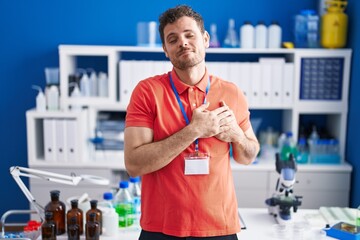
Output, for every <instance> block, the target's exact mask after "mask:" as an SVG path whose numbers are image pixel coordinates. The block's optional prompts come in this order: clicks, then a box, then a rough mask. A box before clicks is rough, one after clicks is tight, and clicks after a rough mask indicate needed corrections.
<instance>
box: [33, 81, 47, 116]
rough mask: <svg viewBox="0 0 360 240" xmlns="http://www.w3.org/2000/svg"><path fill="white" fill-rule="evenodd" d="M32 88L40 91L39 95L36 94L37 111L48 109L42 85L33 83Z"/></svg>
mask: <svg viewBox="0 0 360 240" xmlns="http://www.w3.org/2000/svg"><path fill="white" fill-rule="evenodd" d="M32 88H33V89H35V90H38V91H39V93H38V95H37V96H36V111H38V112H45V111H46V99H45V95H44V93H43V91H42V89H41V87H39V86H36V85H32Z"/></svg>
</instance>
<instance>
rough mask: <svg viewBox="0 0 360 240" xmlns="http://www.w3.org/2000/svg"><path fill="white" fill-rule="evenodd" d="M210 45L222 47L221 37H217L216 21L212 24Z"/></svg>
mask: <svg viewBox="0 0 360 240" xmlns="http://www.w3.org/2000/svg"><path fill="white" fill-rule="evenodd" d="M210 47H211V48H218V47H220V42H219V39H218V37H217V28H216V24H215V23H212V24H211V25H210Z"/></svg>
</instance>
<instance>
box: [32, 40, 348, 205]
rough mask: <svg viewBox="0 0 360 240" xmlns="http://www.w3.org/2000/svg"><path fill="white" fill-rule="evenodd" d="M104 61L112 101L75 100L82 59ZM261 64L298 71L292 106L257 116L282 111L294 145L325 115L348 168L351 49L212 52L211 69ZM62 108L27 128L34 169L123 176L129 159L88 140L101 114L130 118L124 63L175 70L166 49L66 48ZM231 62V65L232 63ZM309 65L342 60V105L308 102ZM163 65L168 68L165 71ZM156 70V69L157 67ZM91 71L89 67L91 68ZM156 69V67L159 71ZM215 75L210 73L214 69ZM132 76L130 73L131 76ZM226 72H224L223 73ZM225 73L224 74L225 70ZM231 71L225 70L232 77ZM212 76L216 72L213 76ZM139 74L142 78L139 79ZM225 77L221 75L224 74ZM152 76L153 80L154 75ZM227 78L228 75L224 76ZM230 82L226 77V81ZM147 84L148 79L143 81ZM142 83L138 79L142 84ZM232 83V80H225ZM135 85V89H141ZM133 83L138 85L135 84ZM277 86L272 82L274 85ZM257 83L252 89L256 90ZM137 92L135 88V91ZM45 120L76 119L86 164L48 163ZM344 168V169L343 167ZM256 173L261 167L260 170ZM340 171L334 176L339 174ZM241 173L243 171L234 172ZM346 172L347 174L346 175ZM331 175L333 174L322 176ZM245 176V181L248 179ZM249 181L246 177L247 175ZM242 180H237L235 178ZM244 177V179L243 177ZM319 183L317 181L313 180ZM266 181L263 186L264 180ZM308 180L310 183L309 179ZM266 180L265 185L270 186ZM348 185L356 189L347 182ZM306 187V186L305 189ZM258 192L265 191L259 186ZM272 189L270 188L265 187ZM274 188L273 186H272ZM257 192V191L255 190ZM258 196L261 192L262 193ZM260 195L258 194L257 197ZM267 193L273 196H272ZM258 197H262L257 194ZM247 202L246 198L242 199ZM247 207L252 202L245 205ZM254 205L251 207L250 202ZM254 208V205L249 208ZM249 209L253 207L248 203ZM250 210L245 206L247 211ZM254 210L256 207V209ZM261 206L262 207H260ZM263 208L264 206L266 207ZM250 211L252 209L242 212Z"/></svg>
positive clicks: (256, 106) (260, 106) (261, 105)
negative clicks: (306, 120) (302, 130)
mask: <svg viewBox="0 0 360 240" xmlns="http://www.w3.org/2000/svg"><path fill="white" fill-rule="evenodd" d="M83 58H86V59H90V60H91V59H95V60H99V59H100V61H101V62H102V63H103V65H105V66H106V69H107V70H106V73H107V75H108V96H107V97H81V98H76V99H75V98H71V97H70V93H69V75H71V74H74V73H75V72H76V70H77V69H78V68H80V67H81V68H83V67H84V66H82V65H81V64H82V63H81V61H80V60H81V59H83ZM260 58H283V59H284V61H285V62H286V63H287V64H292V66H293V70H292V72H291V73H290V77H289V81H291V82H290V83H291V86H292V87H291V92H290V96H288V98H287V100H286V101H281V102H277V103H272V102H269V101H262V102H255V103H254V102H253V101H249V106H250V109H251V110H264V111H272V110H279V111H281V112H282V118H283V120H282V129H281V130H282V131H284V132H285V131H292V132H293V134H294V139H297V138H298V132H299V125H300V118H301V117H302V116H307V115H309V116H311V115H321V116H324V119H325V121H326V123H325V124H326V126H327V128H328V130H329V132H330V133H331V134H332V135H333V136H334V137H336V138H337V139H338V140H339V142H340V155H341V159H342V163H343V164H345V160H344V156H345V155H344V153H345V144H346V142H345V140H346V130H347V128H346V123H347V113H348V89H349V73H350V65H351V50H350V49H336V50H328V49H240V48H238V49H230V48H228V49H226V48H225V49H224V48H218V49H207V56H206V61H207V63H209V66H214V65H215V66H216V65H221V64H224V63H225V65H226V63H228V62H235V63H250V64H254V63H255V64H256V63H258V62H259V59H260ZM59 59H60V92H61V96H60V105H61V108H62V109H61V111H59V112H45V113H37V112H34V111H29V112H27V128H28V157H29V166H31V167H41V168H53V167H55V168H56V167H60V166H61V167H65V168H67V167H75V168H81V166H83V164H84V163H86V166H87V168H90V169H98V170H101V169H107V171H110V173H109V175H112V173H111V172H112V171H122V170H124V169H125V167H124V156H123V152H122V151H94V150H93V149H92V147H91V145H90V144H88V142H89V141H88V140H89V138H90V137H92V134H93V133H94V130H95V128H96V124H97V118H98V114H99V113H100V112H102V111H109V112H115V113H116V112H126V107H127V102H126V100H125V101H124V99H125V98H123V97H122V96H121V95H122V94H124V89H123V87H124V84H125V85H127V84H128V81H130V80H133V79H122V77H121V76H123V75H122V72H121V71H122V70H121V67H120V62H121V61H129V63H130V65H131V63H133V64H137V63H138V62H140V61H148V63H149V64H150V63H151V64H157V65H156V66H157V67H159V69H160V68H161V72H159V73H164V72H166V71H170V70H171V66H170V65H169V62H166V61H167V60H166V58H165V55H164V53H163V49H162V48H148V47H130V46H90V45H89V46H87V45H60V46H59ZM228 59H230V60H228ZM304 59H308V60H309V59H310V60H312V59H320V60H327V59H340V60H341V63H342V65H341V66H342V68H341V70H340V71H338V72H340V73H342V75H341V76H340V77H339V78H340V79H341V93H340V97H339V98H338V99H332V100H321V99H320V100H319V99H312V100H311V99H302V98H301V81H302V80H301V77H302V74H303V71H302V64H303V63H302V61H303V60H304ZM160 65H162V66H161V67H160ZM152 66H155V65H152ZM85 67H86V66H85ZM154 68H155V67H154ZM209 69H210V67H209ZM131 71H132V72H136V71H137V72H141V71H144V69H137V70H131ZM131 71H130V72H131ZM220 71H221V69H220ZM222 71H224V70H222ZM226 71H227V70H225V72H226ZM211 72H212V71H210V73H211ZM137 74H138V73H137ZM219 75H220V74H219ZM149 76H150V75H149ZM220 76H222V75H220ZM224 78H225V77H224ZM141 79H143V78H141ZM141 79H135V80H136V81H139V80H141ZM225 79H226V78H225ZM136 81H135V83H136ZM135 83H133V84H135ZM270 84H271V82H270ZM251 85H252V83H250V86H251ZM129 89H130V90H131V88H129ZM74 104H81V105H82V106H84V107H85V108H86V109H87V111H83V112H82V113H74V112H71V111H69V108H70V106H72V105H74ZM45 118H73V119H76V122H77V123H78V126H79V129H78V130H77V134H76V135H77V136H78V141H79V142H81V149H80V151H81V157H80V161H78V162H75V163H66V162H65V163H63V162H48V161H45V160H44V156H45V155H44V147H43V146H42V145H43V144H44V137H43V135H44V133H43V130H42V128H43V119H45ZM343 164H341V165H340V166H339V169H340V168H341V166H342V165H343ZM254 167H255V168H256V167H257V166H254ZM313 168H315V169H316V166H315V165H313V166H311V165H309V166H308V167H305V168H302V169H301V171H303V172H304V173H306V172H308V171H310V172H311V169H313ZM252 169H253V168H243V169H241V171H249V173H248V174H250V175H251V174H252V172H251V171H253V170H252ZM336 169H337V166H335V168H334V171H335V172H336ZM234 171H237V170H234ZM272 171H273V168H272V167H270V168H268V169H266V170H264V174H265V175H262V174H260V175H261V176H260V177H261V178H264V179H265V180H266V181H270V180H272V177H271V172H272ZM341 171H342V172H343V169H342V170H341ZM345 172H346V176H350V173H351V167H349V168H346V171H345ZM234 173H235V172H234ZM322 173H324V174H325V173H327V170H324V171H321V173H320V175H321V174H322ZM242 174H243V173H241V174H240V175H242ZM245 175H246V174H245ZM234 176H235V177H236V176H237V174H234ZM242 176H243V175H242ZM313 177H315V178H316V177H317V176H315V175H313ZM264 179H263V180H264ZM304 179H307V178H304ZM265 180H264V181H265ZM346 184H348V185H349V184H350V183H349V182H346ZM302 186H303V187H304V186H305V185H302ZM254 187H255V188H254V189H257V188H258V187H259V186H254ZM261 187H264V188H266V191H268V190H267V189H269V186H261ZM270 187H271V186H270ZM254 191H255V190H254ZM256 191H257V190H256ZM256 191H255V192H256ZM266 193H267V192H266ZM254 194H255V195H254V197H256V196H257V197H259V196H258V195H256V194H259V193H258V192H256V193H254ZM242 196H243V195H242ZM347 201H348V196H347V197H346V198H345V199H343V202H342V205H346V202H347ZM245 202H246V200H245ZM250 202H251V201H250ZM248 203H249V202H248ZM246 204H247V203H246ZM246 204H245V205H246ZM250 205H251V204H250ZM256 205H257V206H258V205H259V204H256ZM261 206H262V205H261ZM242 207H246V206H242Z"/></svg>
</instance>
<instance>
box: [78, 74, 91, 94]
mask: <svg viewBox="0 0 360 240" xmlns="http://www.w3.org/2000/svg"><path fill="white" fill-rule="evenodd" d="M80 91H81V95H82V96H84V97H89V96H90V79H89V77H88V75H87V74H86V73H84V74H83V75H82V77H81V79H80Z"/></svg>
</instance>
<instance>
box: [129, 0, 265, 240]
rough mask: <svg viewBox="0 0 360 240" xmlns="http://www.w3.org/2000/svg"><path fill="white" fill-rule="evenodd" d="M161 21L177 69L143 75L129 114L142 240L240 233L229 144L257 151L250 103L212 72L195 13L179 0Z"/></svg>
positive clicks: (240, 156)
mask: <svg viewBox="0 0 360 240" xmlns="http://www.w3.org/2000/svg"><path fill="white" fill-rule="evenodd" d="M159 22H160V25H159V31H160V36H161V40H162V44H163V45H162V46H163V49H164V52H165V55H166V57H168V58H169V59H170V61H171V63H172V64H173V70H172V71H171V72H169V73H166V74H163V75H159V76H155V77H150V78H148V79H145V80H143V81H141V82H140V83H139V84H138V85H137V86H136V88H135V89H134V91H133V93H132V97H131V100H130V104H129V106H128V109H127V115H126V128H125V165H126V169H127V171H128V173H129V175H130V176H142V209H141V210H142V216H141V228H142V232H141V235H140V238H139V239H140V240H143V239H151V240H157V239H191V237H197V238H196V239H199V238H200V239H203V238H204V239H207V238H209V239H237V237H236V233H237V232H239V231H240V224H239V219H238V215H237V201H236V196H235V190H234V184H233V178H232V173H231V168H230V157H229V149H230V144H231V146H232V149H233V157H234V159H235V161H237V162H239V163H242V164H250V163H251V162H252V161H253V160H254V159H255V157H256V155H257V153H258V151H259V144H258V141H257V139H256V136H255V134H254V132H253V130H252V127H251V124H250V120H249V110H248V106H247V102H246V100H245V98H244V95H243V94H242V92H241V90H240V89H239V88H237V87H236V86H235V85H234V84H233V83H230V82H225V81H223V80H221V79H220V78H218V77H215V76H211V75H209V73H208V72H207V69H206V66H205V49H206V48H208V47H209V38H210V37H209V34H208V33H207V32H206V31H205V29H204V23H203V19H202V17H201V16H200V15H199V14H198V13H196V12H195V11H193V10H192V9H191V8H190V7H188V6H185V5H181V6H177V7H175V8H172V9H169V10H167V11H165V12H164V13H163V14H162V15H161V16H160V18H159Z"/></svg>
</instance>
